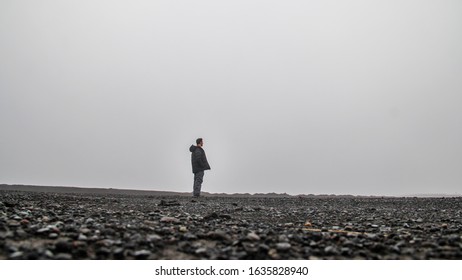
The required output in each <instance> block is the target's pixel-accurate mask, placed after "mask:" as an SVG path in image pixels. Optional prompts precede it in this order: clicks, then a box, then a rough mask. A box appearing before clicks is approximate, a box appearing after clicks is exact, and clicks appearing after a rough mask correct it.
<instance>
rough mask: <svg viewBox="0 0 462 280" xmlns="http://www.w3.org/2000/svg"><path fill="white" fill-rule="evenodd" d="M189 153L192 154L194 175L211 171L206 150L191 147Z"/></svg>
mask: <svg viewBox="0 0 462 280" xmlns="http://www.w3.org/2000/svg"><path fill="white" fill-rule="evenodd" d="M189 151H190V152H191V164H192V172H193V173H197V172H200V171H204V170H209V169H210V165H209V163H208V161H207V157H206V156H205V151H204V149H202V148H201V147H198V146H194V145H191V147H189Z"/></svg>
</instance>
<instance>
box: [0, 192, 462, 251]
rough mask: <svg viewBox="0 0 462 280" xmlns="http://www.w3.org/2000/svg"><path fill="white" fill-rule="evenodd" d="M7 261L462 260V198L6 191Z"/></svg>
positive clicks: (2, 211)
mask: <svg viewBox="0 0 462 280" xmlns="http://www.w3.org/2000/svg"><path fill="white" fill-rule="evenodd" d="M0 259H77V260H81V259H260V260H262V259H282V260H286V259H462V198H460V197H458V198H448V197H446V198H408V197H406V198H391V197H384V198H370V197H304V198H300V197H276V198H271V197H261V198H258V197H252V196H249V197H231V196H223V197H217V196H211V197H201V198H199V199H192V198H191V197H187V196H181V195H172V196H160V195H139V194H138V195H130V194H111V193H106V194H101V193H85V192H82V193H62V192H61V193H54V192H31V191H12V190H0Z"/></svg>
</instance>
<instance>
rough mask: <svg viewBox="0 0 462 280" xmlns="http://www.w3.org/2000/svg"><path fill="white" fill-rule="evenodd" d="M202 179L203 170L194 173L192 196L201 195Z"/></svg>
mask: <svg viewBox="0 0 462 280" xmlns="http://www.w3.org/2000/svg"><path fill="white" fill-rule="evenodd" d="M203 181H204V171H199V172H197V173H194V185H193V196H200V195H201V187H202V182H203Z"/></svg>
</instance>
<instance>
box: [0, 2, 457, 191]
mask: <svg viewBox="0 0 462 280" xmlns="http://www.w3.org/2000/svg"><path fill="white" fill-rule="evenodd" d="M0 40H1V41H0V61H1V63H0V131H1V137H0V183H7V184H35V185H56V186H81V187H104V188H124V189H144V190H165V191H181V192H190V191H192V180H193V174H192V172H191V163H190V152H189V150H188V149H189V146H190V145H191V144H194V143H195V139H196V138H198V137H202V138H204V149H205V151H206V153H207V157H208V160H209V162H210V165H211V168H212V169H211V170H210V171H206V174H205V177H204V184H203V187H202V190H203V191H207V192H214V193H221V192H226V193H238V192H239V193H260V192H265V193H266V192H277V193H284V192H286V193H289V194H362V195H411V194H435V193H438V194H460V190H461V187H460V186H461V184H462V172H461V169H462V145H461V143H462V130H461V121H462V110H460V104H462V95H461V93H462V2H460V1H445V0H439V1H436V0H435V1H422V0H420V1H417V0H415V1H410V0H400V1H366V0H364V1H325V0H323V1H295V0H289V1H268V0H260V1H256V0H245V1H241V0H234V1H213V0H202V1H187V0H178V1H141V0H139V1H113V0H112V1H101V0H97V1H62V0H61V1H57V0H56V1H5V0H4V1H1V2H0Z"/></svg>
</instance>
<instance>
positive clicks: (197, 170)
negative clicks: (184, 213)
mask: <svg viewBox="0 0 462 280" xmlns="http://www.w3.org/2000/svg"><path fill="white" fill-rule="evenodd" d="M196 145H197V146H194V145H191V147H190V148H189V151H190V152H191V164H192V172H193V173H194V185H193V196H194V197H199V196H200V194H201V186H202V182H203V179H204V170H210V165H209V163H208V162H207V157H206V156H205V151H204V149H202V146H204V141H203V140H202V138H198V139H197V140H196Z"/></svg>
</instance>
